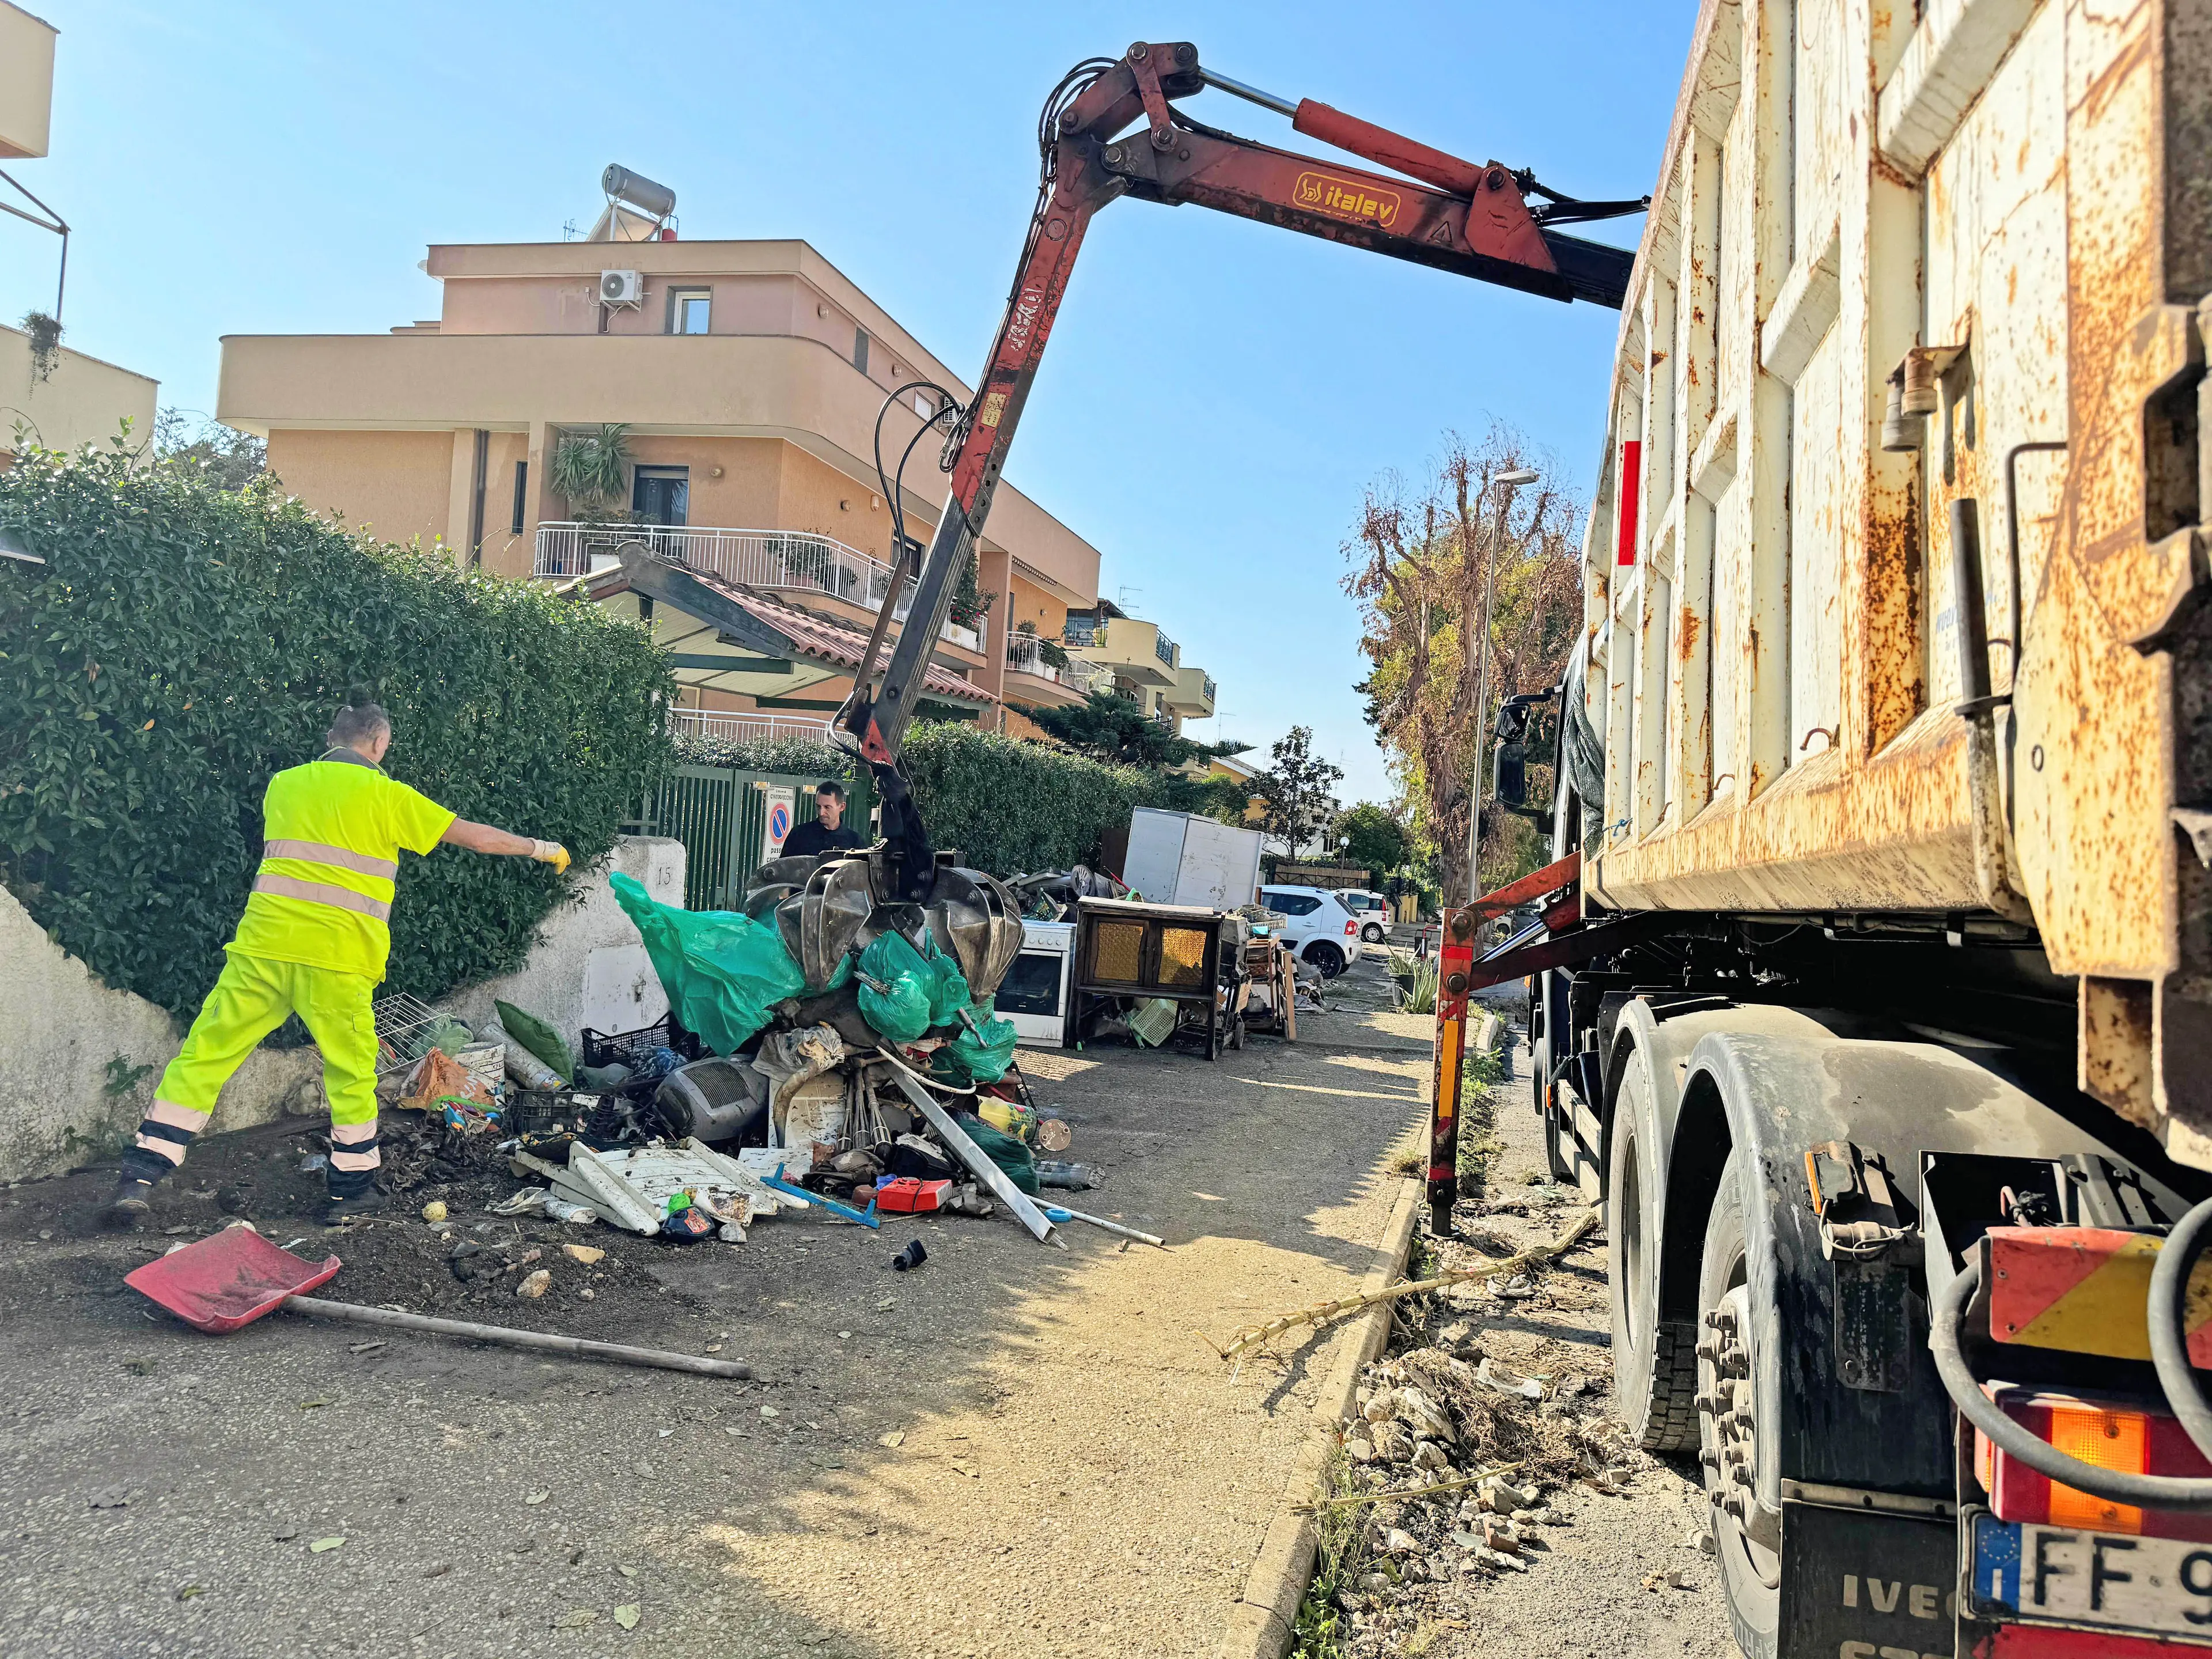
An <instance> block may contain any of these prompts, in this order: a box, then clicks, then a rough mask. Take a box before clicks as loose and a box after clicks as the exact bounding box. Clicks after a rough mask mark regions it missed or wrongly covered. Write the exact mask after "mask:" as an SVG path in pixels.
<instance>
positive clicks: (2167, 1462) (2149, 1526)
mask: <svg viewBox="0 0 2212 1659" xmlns="http://www.w3.org/2000/svg"><path fill="white" fill-rule="evenodd" d="M1991 1394H1992V1395H1993V1397H1994V1398H1995V1399H1996V1402H1997V1405H1998V1406H1999V1407H2000V1408H2002V1411H2003V1412H2004V1413H2005V1415H2006V1416H2008V1417H2009V1418H2011V1419H2013V1420H2014V1421H2015V1422H2016V1423H2018V1424H2019V1425H2021V1427H2022V1428H2024V1429H2026V1430H2027V1431H2029V1432H2030V1433H2031V1434H2033V1435H2034V1436H2035V1437H2037V1438H2038V1439H2040V1440H2047V1441H2049V1442H2050V1443H2051V1444H2052V1445H2054V1446H2056V1447H2057V1448H2058V1449H2059V1450H2060V1451H2063V1452H2064V1453H2065V1454H2066V1455H2068V1456H2069V1457H2076V1458H2079V1459H2080V1460H2081V1462H2084V1463H2090V1464H2093V1465H2095V1466H2096V1467H2097V1468H2100V1469H2114V1470H2119V1471H2123V1472H2124V1473H2126V1474H2177V1475H2190V1476H2197V1477H2200V1478H2201V1477H2202V1476H2203V1475H2206V1474H2212V1464H2208V1463H2207V1462H2205V1460H2204V1458H2203V1455H2202V1454H2200V1453H2199V1452H2198V1451H2197V1448H2196V1447H2195V1446H2194V1445H2192V1444H2191V1443H2190V1440H2189V1437H2188V1436H2187V1435H2186V1434H2185V1433H2184V1432H2183V1431H2182V1427H2181V1425H2180V1424H2179V1422H2177V1421H2176V1420H2175V1419H2173V1418H2172V1417H2170V1416H2168V1415H2167V1414H2166V1413H2164V1412H2160V1411H2154V1410H2150V1409H2147V1408H2144V1407H2136V1406H2134V1405H2131V1404H2124V1403H2120V1402H2117V1401H2112V1402H2106V1401H2088V1400H2081V1399H2078V1398H2075V1396H2073V1395H2060V1394H2038V1393H2034V1392H2032V1391H2030V1390H2028V1389H2013V1388H2005V1387H2003V1385H2002V1384H1999V1385H1996V1387H1995V1388H1993V1389H1991ZM1974 1453H1975V1465H1976V1468H1975V1473H1976V1474H1978V1475H1979V1476H1980V1478H1981V1482H1982V1485H1983V1486H1984V1487H1986V1488H1987V1489H1988V1491H1989V1493H1990V1508H1991V1509H1992V1510H1994V1511H1995V1512H1996V1516H1997V1518H1998V1519H1999V1520H2001V1521H2039V1522H2047V1523H2049V1524H2050V1525H2051V1526H2057V1527H2081V1528H2087V1529H2088V1530H2090V1531H2093V1532H2118V1533H2131V1534H2148V1535H2149V1536H2152V1537H2154V1538H2197V1539H2204V1540H2207V1541H2212V1516H2201V1515H2184V1514H2182V1513H2180V1512H2179V1511H2177V1510H2141V1509H2137V1508H2136V1507H2134V1506H2133V1505H2131V1504H2115V1503H2112V1502H2109V1501H2108V1500H2106V1499H2105V1498H2096V1497H2093V1496H2091V1495H2090V1494H2089V1493H2087V1492H2078V1491H2076V1490H2075V1488H2073V1487H2072V1486H2062V1485H2061V1484H2059V1483H2058V1482H2057V1481H2055V1480H2047V1479H2045V1477H2044V1476H2042V1475H2039V1474H2036V1473H2035V1471H2034V1470H2033V1469H2029V1468H2023V1467H2022V1466H2021V1465H2020V1464H2018V1463H2015V1462H2013V1461H2012V1459H2010V1458H2008V1457H2007V1456H2006V1455H2004V1453H2002V1451H1999V1450H1997V1449H1996V1448H1995V1447H1993V1446H1992V1445H1991V1444H1990V1442H1989V1440H1988V1439H1987V1437H1984V1436H1982V1435H1979V1434H1977V1435H1976V1436H1975V1448H1974Z"/></svg>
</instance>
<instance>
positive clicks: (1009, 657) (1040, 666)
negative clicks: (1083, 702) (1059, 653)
mask: <svg viewBox="0 0 2212 1659" xmlns="http://www.w3.org/2000/svg"><path fill="white" fill-rule="evenodd" d="M1068 660H1069V661H1070V662H1073V660H1074V659H1073V658H1072V657H1071V658H1069V659H1068ZM1006 667H1007V668H1008V669H1009V670H1010V671H1012V672H1014V673H1017V674H1034V675H1036V677H1037V678H1039V679H1042V680H1058V679H1060V678H1061V671H1060V670H1059V669H1057V668H1055V667H1054V666H1053V665H1051V664H1050V663H1048V662H1047V661H1046V660H1045V659H1044V641H1042V640H1040V639H1039V638H1037V636H1036V635H1034V634H1009V635H1006Z"/></svg>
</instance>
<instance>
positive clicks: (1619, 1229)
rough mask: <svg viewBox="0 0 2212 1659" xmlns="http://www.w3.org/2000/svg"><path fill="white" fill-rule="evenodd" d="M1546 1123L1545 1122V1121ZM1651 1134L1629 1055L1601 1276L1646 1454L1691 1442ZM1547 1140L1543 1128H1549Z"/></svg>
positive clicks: (1691, 1335) (1616, 1380)
mask: <svg viewBox="0 0 2212 1659" xmlns="http://www.w3.org/2000/svg"><path fill="white" fill-rule="evenodd" d="M1547 1121H1548V1120H1547ZM1656 1133H1657V1125H1656V1118H1655V1116H1654V1115H1653V1112H1652V1109H1651V1102H1650V1085H1648V1084H1647V1083H1646V1082H1645V1081H1644V1068H1643V1066H1641V1065H1639V1064H1638V1063H1637V1062H1636V1061H1635V1060H1631V1061H1630V1062H1629V1066H1628V1072H1627V1074H1626V1076H1625V1077H1623V1078H1622V1079H1621V1081H1620V1096H1619V1097H1618V1099H1617V1100H1616V1102H1615V1103H1614V1106H1613V1131H1612V1133H1610V1134H1609V1135H1608V1136H1607V1139H1608V1140H1609V1141H1610V1142H1611V1143H1612V1151H1611V1156H1610V1157H1609V1158H1607V1168H1606V1182H1605V1189H1606V1206H1605V1238H1606V1243H1605V1251H1606V1279H1607V1285H1608V1286H1609V1288H1610V1291H1611V1297H1612V1302H1613V1400H1614V1404H1615V1407H1616V1408H1617V1409H1618V1410H1619V1412H1620V1417H1621V1421H1622V1422H1624V1423H1625V1424H1626V1425H1627V1426H1628V1430H1629V1432H1630V1433H1631V1434H1632V1435H1634V1436H1635V1437H1636V1443H1637V1444H1638V1445H1639V1446H1641V1447H1642V1448H1643V1449H1644V1450H1646V1451H1652V1452H1679V1451H1686V1450H1688V1449H1690V1448H1691V1447H1692V1446H1693V1445H1695V1444H1696V1443H1697V1439H1698V1414H1697V1405H1696V1401H1695V1396H1696V1395H1697V1391H1698V1356H1697V1340H1698V1338H1697V1328H1696V1327H1695V1326H1694V1325H1692V1324H1690V1323H1688V1322H1684V1321H1680V1320H1668V1319H1662V1317H1661V1316H1660V1310H1659V1258H1660V1235H1661V1230H1662V1226H1663V1225H1664V1220H1665V1215H1666V1208H1665V1204H1664V1201H1663V1200H1664V1199H1665V1196H1666V1194H1664V1193H1663V1192H1662V1191H1661V1190H1660V1184H1659V1178H1658V1173H1657V1171H1658V1158H1657V1152H1656V1148H1655V1147H1654V1146H1653V1145H1652V1140H1653V1138H1654V1137H1655V1136H1656ZM1547 1139H1548V1131H1547Z"/></svg>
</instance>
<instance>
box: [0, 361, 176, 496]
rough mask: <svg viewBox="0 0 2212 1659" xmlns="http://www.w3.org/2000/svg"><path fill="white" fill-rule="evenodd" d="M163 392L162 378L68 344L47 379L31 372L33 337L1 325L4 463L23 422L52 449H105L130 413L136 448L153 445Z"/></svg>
mask: <svg viewBox="0 0 2212 1659" xmlns="http://www.w3.org/2000/svg"><path fill="white" fill-rule="evenodd" d="M64 338H66V336H64ZM160 390H161V382H160V381H158V380H149V379H148V378H147V377H146V376H145V375H143V374H132V373H131V371H130V370H129V369H127V368H117V367H116V366H115V365H114V364H113V363H109V362H101V361H100V359H99V358H97V357H88V356H85V355H84V353H82V351H71V350H70V349H69V348H68V347H67V346H64V347H63V348H62V349H61V356H59V357H58V359H57V360H56V362H55V363H54V367H53V372H52V374H49V375H48V376H47V377H46V379H45V380H40V379H39V377H38V376H37V375H36V374H33V372H32V368H31V337H30V336H29V335H27V334H26V333H24V332H23V331H22V330H21V329H17V328H5V327H0V465H6V464H7V463H8V461H9V460H11V459H13V458H14V452H15V428H16V426H17V425H18V424H21V426H22V427H23V428H24V435H25V437H26V438H27V439H28V440H29V441H31V442H33V443H35V444H38V445H40V446H42V447H45V448H47V449H60V450H73V449H75V448H76V447H78V446H79V445H81V444H97V445H98V446H100V447H101V448H102V449H105V448H106V447H107V441H108V440H109V439H110V438H112V437H113V436H115V435H116V432H117V430H118V428H120V427H121V426H122V424H123V421H124V418H125V416H129V417H130V421H131V437H130V442H131V447H133V448H134V449H135V448H138V447H142V446H143V445H146V444H150V443H151V442H152V441H154V399H155V395H156V394H157V393H158V392H159V391H160Z"/></svg>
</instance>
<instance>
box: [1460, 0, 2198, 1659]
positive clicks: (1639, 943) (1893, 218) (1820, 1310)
mask: <svg viewBox="0 0 2212 1659" xmlns="http://www.w3.org/2000/svg"><path fill="white" fill-rule="evenodd" d="M2208 296H2212V3H2206V0H1917V3H1910V4H1908V3H1905V0H1898V3H1887V0H1874V3H1871V4H1862V3H1856V0H1705V3H1704V4H1703V5H1702V7H1701V8H1700V9H1699V14H1698V17H1697V21H1696V26H1695V31H1694V36H1693V40H1692V46H1691V49H1690V54H1689V61H1688V65H1687V68H1686V71H1685V74H1684V76H1683V80H1682V82H1681V90H1680V97H1679V100H1678V101H1677V103H1676V106H1675V109H1674V118H1673V123H1672V128H1671V131H1670V133H1669V136H1668V141H1667V145H1666V149H1665V152H1664V155H1663V156H1662V161H1661V165H1660V169H1659V173H1658V175H1657V182H1656V186H1655V187H1654V191H1653V200H1652V207H1651V210H1650V214H1649V216H1647V218H1646V220H1645V223H1644V231H1643V234H1642V238H1641V240H1640V243H1639V245H1638V251H1637V254H1636V258H1635V264H1634V267H1633V270H1632V274H1631V276H1630V277H1629V281H1628V284H1627V288H1626V293H1625V295H1624V299H1623V306H1622V312H1621V317H1620V332H1619V348H1618V351H1617V355H1616V356H1615V359H1614V362H1613V373H1612V379H1611V383H1610V386H1609V388H1608V389H1607V392H1606V394H1605V395H1606V396H1607V405H1606V409H1607V415H1606V426H1607V435H1606V438H1605V443H1604V449H1603V452H1602V454H1601V458H1600V465H1599V468H1598V471H1597V478H1598V485H1597V488H1596V489H1595V496H1594V506H1593V509H1592V512H1591V513H1590V516H1589V527H1588V532H1587V537H1586V540H1585V544H1584V548H1583V580H1584V601H1585V621H1586V623H1587V627H1586V629H1585V635H1584V638H1583V642H1582V644H1581V646H1580V647H1579V648H1578V651H1577V658H1576V661H1575V664H1574V666H1573V667H1572V668H1571V671H1570V672H1569V673H1568V675H1567V677H1566V679H1565V684H1563V685H1562V686H1560V687H1559V688H1558V689H1557V690H1556V691H1555V692H1547V693H1540V694H1536V695H1534V696H1527V697H1520V698H1516V699H1514V700H1512V701H1511V702H1510V703H1509V704H1508V705H1507V707H1506V708H1504V710H1503V711H1502V713H1501V717H1500V720H1499V722H1498V732H1499V742H1498V746H1497V748H1496V750H1495V754H1494V764H1495V777H1496V781H1497V784H1498V789H1499V794H1500V799H1501V804H1503V805H1505V806H1507V807H1508V808H1509V809H1510V810H1518V811H1525V812H1527V813H1529V814H1530V815H1532V816H1536V817H1540V818H1541V819H1542V820H1543V821H1544V822H1545V823H1547V826H1548V829H1549V831H1550V834H1551V836H1552V850H1553V856H1554V859H1555V862H1554V863H1553V864H1552V865H1550V866H1547V868H1546V869H1545V870H1543V871H1541V872H1538V874H1537V875H1536V876H1534V877H1533V878H1528V880H1526V881H1524V882H1522V883H1519V884H1516V887H1515V888H1514V889H1513V890H1508V891H1507V892H1505V893H1501V894H1500V895H1498V896H1494V897H1495V898H1498V899H1504V898H1507V897H1509V896H1510V899H1511V900H1512V901H1513V902H1526V901H1529V900H1534V902H1536V903H1537V904H1538V905H1539V906H1540V907H1542V908H1544V910H1545V915H1546V919H1547V923H1548V924H1549V925H1548V926H1546V927H1542V928H1541V929H1540V930H1537V931H1536V932H1535V933H1534V935H1533V936H1529V937H1523V938H1522V939H1516V941H1513V942H1512V943H1510V944H1509V945H1506V946H1505V947H1504V948H1502V949H1499V950H1498V951H1494V952H1492V953H1489V954H1487V955H1486V953H1485V952H1483V951H1481V950H1480V947H1479V946H1478V945H1475V944H1474V940H1473V939H1472V938H1471V937H1470V935H1472V934H1473V933H1474V931H1475V930H1474V929H1472V928H1470V927H1467V926H1465V924H1462V927H1461V929H1460V932H1459V933H1458V936H1457V940H1456V942H1457V945H1458V947H1459V956H1458V959H1457V961H1456V962H1455V960H1454V959H1453V957H1452V956H1451V955H1450V954H1449V953H1448V955H1447V957H1446V959H1445V963H1444V967H1445V969H1446V973H1447V980H1448V981H1449V980H1450V979H1451V977H1452V975H1455V974H1456V975H1458V976H1459V985H1460V987H1462V988H1468V987H1480V986H1481V985H1483V984H1486V983H1495V982H1499V981H1504V980H1507V979H1517V978H1521V977H1524V976H1525V977H1527V979H1528V985H1529V990H1530V996H1531V1036H1532V1046H1533V1050H1534V1055H1533V1058H1534V1064H1533V1066H1532V1067H1531V1070H1532V1072H1533V1089H1534V1105H1535V1108H1536V1109H1537V1110H1538V1112H1539V1113H1540V1114H1541V1115H1542V1117H1543V1120H1544V1125H1545V1132H1546V1142H1547V1149H1548V1153H1549V1156H1550V1158H1551V1162H1552V1164H1553V1175H1554V1176H1555V1177H1556V1178H1558V1179H1559V1180H1562V1181H1569V1182H1579V1183H1580V1184H1581V1185H1582V1187H1583V1190H1584V1191H1585V1192H1586V1193H1587V1194H1589V1196H1590V1197H1591V1198H1592V1199H1593V1200H1595V1201H1597V1202H1599V1203H1601V1204H1602V1206H1603V1212H1604V1222H1605V1229H1606V1237H1607V1252H1608V1268H1609V1278H1610V1281H1611V1288H1612V1299H1613V1358H1614V1363H1615V1366H1616V1373H1615V1386H1616V1389H1617V1393H1618V1401H1619V1406H1620V1410H1621V1412H1622V1413H1623V1414H1624V1415H1625V1417H1626V1419H1627V1421H1628V1423H1629V1425H1631V1427H1632V1429H1633V1430H1634V1431H1635V1432H1636V1433H1637V1435H1638V1437H1640V1439H1641V1443H1642V1444H1643V1445H1644V1446H1645V1447H1647V1448H1649V1449H1652V1450H1654V1451H1658V1452H1668V1453H1677V1454H1681V1455H1684V1456H1688V1455H1695V1456H1696V1457H1697V1458H1698V1459H1699V1462H1700V1463H1701V1464H1702V1466H1703V1476H1704V1480H1705V1486H1706V1489H1707V1495H1708V1498H1709V1499H1710V1500H1711V1522H1712V1526H1713V1530H1714V1536H1715V1540H1716V1541H1717V1544H1718V1547H1719V1557H1720V1565H1721V1569H1722V1577H1723V1584H1724V1588H1725V1593H1726V1596H1727V1601H1728V1607H1729V1616H1730V1620H1731V1622H1732V1624H1733V1626H1734V1629H1735V1636H1736V1639H1737V1642H1738V1644H1739V1645H1741V1648H1742V1649H1743V1650H1744V1652H1745V1653H1746V1654H1747V1655H1748V1656H1751V1659H1776V1656H1779V1659H1811V1656H1814V1655H1818V1656H1821V1659H1877V1656H1881V1659H1897V1656H1913V1655H1918V1656H1929V1655H1935V1654H1942V1655H1951V1654H1954V1653H1956V1654H1958V1655H1960V1656H1966V1655H1969V1654H1971V1655H1974V1656H2008V1659H2011V1656H2066V1659H2072V1656H2087V1655H2098V1656H2137V1655H2142V1656H2148V1655H2151V1654H2154V1653H2156V1654H2166V1653H2170V1652H2172V1651H2173V1650H2175V1648H2176V1647H2177V1646H2187V1645H2191V1644H2196V1645H2203V1644H2212V1462H2208V1461H2207V1455H2206V1454H2207V1452H2212V1413H2208V1412H2207V1410H2206V1408H2205V1406H2204V1403H2203V1398H2202V1395H2200V1394H2199V1392H2198V1383H2197V1378H2196V1376H2195V1375H2194V1374H2193V1370H2192V1366H2193V1364H2212V1326H2208V1325H2207V1324H2206V1319H2207V1315H2208V1313H2212V1275H2205V1274H2199V1275H2197V1278H2196V1279H2194V1280H2193V1281H2192V1279H2191V1273H2192V1265H2193V1260H2194V1257H2195V1255H2196V1254H2197V1249H2198V1244H2199V1240H2200V1237H2201V1231H2202V1227H2203V1223H2204V1221H2205V1219H2206V1218H2207V1216H2208V1214H2212V1206H2207V1208H2202V1209H2200V1208H2199V1207H2198V1206H2199V1205H2200V1204H2202V1203H2203V1200H2206V1199H2207V1197H2208V1196H2209V1195H2212V1176H2208V1175H2207V1174H2206V1171H2207V1170H2212V903H2208V895H2209V894H2212V875H2208V861H2212V673H2208V661H2212V610H2208V592H2212V589H2208V586H2207V566H2206V551H2207V542H2206V526H2205V521H2204V505H2205V502H2206V501H2207V499H2208V496H2212V447H2206V446H2205V445H2204V443H2203V434H2204V433H2205V431H2206V430H2207V427H2208V422H2207V419H2206V416H2207V414H2208V413H2212V389H2209V388H2212V383H2208V382H2207V381H2206V380H2205V377H2204V373H2203V370H2204V340H2205V337H2206V334H2207V332H2208V331H2212V299H2208ZM1501 908H1502V906H1501V905H1499V904H1498V903H1496V902H1491V901H1485V902H1482V903H1480V904H1478V905H1477V906H1476V907H1475V908H1474V910H1473V911H1472V912H1470V913H1466V914H1468V915H1469V918H1470V920H1473V919H1476V918H1480V916H1484V915H1494V914H1497V913H1498V911H1499V910H1500V909H1501ZM1452 942H1453V941H1452V940H1450V939H1448V941H1447V943H1448V945H1449V944H1450V943H1452ZM1439 1092H1440V1094H1441V1093H1442V1092H1443V1089H1442V1088H1440V1091H1439ZM1440 1127H1449V1126H1440ZM1437 1175H1438V1177H1439V1179H1443V1178H1446V1177H1448V1175H1449V1171H1448V1170H1443V1169H1439V1170H1437ZM2192 1285H2193V1286H2194V1288H2192Z"/></svg>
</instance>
